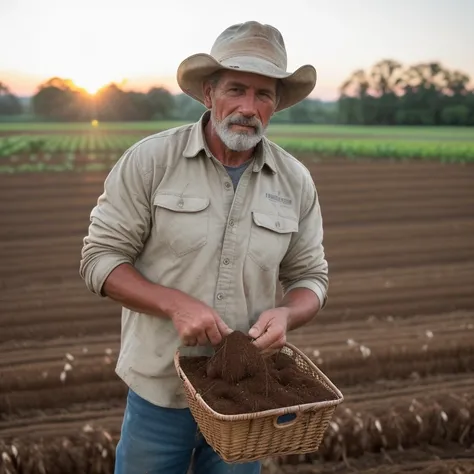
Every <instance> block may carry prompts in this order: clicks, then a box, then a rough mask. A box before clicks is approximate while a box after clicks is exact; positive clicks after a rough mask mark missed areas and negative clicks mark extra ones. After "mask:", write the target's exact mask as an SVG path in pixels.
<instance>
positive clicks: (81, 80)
mask: <svg viewBox="0 0 474 474" xmlns="http://www.w3.org/2000/svg"><path fill="white" fill-rule="evenodd" d="M73 80H74V84H76V85H77V87H80V88H82V89H85V90H86V91H87V92H88V93H89V94H91V95H94V94H96V93H97V92H98V91H99V90H100V89H102V87H105V86H106V85H107V84H110V83H112V82H114V83H115V84H117V85H121V84H122V83H123V82H124V81H123V79H120V80H114V79H103V78H102V77H101V76H93V75H91V76H84V77H74V79H73Z"/></svg>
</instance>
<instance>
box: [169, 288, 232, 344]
mask: <svg viewBox="0 0 474 474" xmlns="http://www.w3.org/2000/svg"><path fill="white" fill-rule="evenodd" d="M175 291H176V294H175V295H173V300H174V302H173V306H172V308H171V309H170V310H169V311H168V314H169V316H170V318H171V320H172V321H173V324H174V326H175V328H176V330H177V331H178V334H179V337H180V339H181V341H182V343H183V344H184V345H185V346H196V345H200V346H204V345H207V344H209V343H210V344H211V345H213V346H216V345H217V344H219V343H220V342H221V340H222V338H223V337H224V336H226V335H227V334H229V333H231V332H232V330H231V329H230V328H229V327H228V326H227V325H226V324H225V323H224V321H223V320H222V319H221V318H220V316H219V315H218V314H217V312H216V311H215V310H214V309H213V308H211V307H210V306H208V305H207V304H205V303H203V302H202V301H199V300H198V299H196V298H193V297H192V296H189V295H187V294H185V293H183V292H181V291H177V290H175Z"/></svg>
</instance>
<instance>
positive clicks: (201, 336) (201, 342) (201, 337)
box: [197, 331, 209, 346]
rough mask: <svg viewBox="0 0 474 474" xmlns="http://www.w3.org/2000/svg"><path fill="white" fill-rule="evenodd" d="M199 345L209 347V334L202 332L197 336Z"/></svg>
mask: <svg viewBox="0 0 474 474" xmlns="http://www.w3.org/2000/svg"><path fill="white" fill-rule="evenodd" d="M197 343H198V344H199V345H200V346H207V345H208V344H209V339H208V338H207V334H206V332H205V331H201V332H200V333H199V334H198V335H197Z"/></svg>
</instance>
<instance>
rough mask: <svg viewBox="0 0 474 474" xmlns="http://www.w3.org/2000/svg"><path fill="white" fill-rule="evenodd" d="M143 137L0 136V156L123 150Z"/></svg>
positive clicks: (132, 135)
mask: <svg viewBox="0 0 474 474" xmlns="http://www.w3.org/2000/svg"><path fill="white" fill-rule="evenodd" d="M141 138H142V136H141V135H135V134H130V135H129V134H125V135H120V134H104V135H95V134H72V135H63V134H52V135H16V136H10V137H0V156H3V157H5V156H12V155H24V154H29V153H64V152H73V153H76V152H105V151H113V152H120V153H121V152H123V151H125V150H126V149H127V148H128V147H129V146H130V145H132V144H133V143H135V142H137V141H138V140H140V139H141Z"/></svg>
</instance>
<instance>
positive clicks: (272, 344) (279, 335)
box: [253, 325, 286, 352]
mask: <svg viewBox="0 0 474 474" xmlns="http://www.w3.org/2000/svg"><path fill="white" fill-rule="evenodd" d="M285 342H286V336H285V333H284V332H283V331H282V330H281V328H280V327H279V326H276V325H275V326H269V327H268V328H267V330H266V331H265V332H264V333H263V334H262V335H261V336H260V337H259V338H257V339H255V341H253V343H254V345H255V346H256V347H257V348H258V349H260V350H261V351H264V352H268V351H273V350H278V349H281V348H282V347H283V346H284V345H285Z"/></svg>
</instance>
